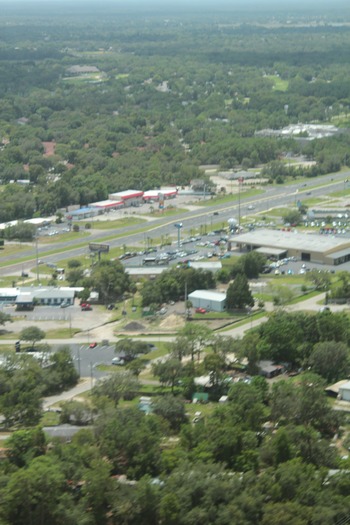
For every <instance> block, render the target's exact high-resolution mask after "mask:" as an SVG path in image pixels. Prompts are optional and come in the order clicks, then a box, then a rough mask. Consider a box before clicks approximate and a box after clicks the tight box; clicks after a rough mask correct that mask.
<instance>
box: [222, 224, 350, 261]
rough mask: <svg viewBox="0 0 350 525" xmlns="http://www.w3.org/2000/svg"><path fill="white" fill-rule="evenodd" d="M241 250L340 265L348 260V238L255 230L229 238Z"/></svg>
mask: <svg viewBox="0 0 350 525" xmlns="http://www.w3.org/2000/svg"><path fill="white" fill-rule="evenodd" d="M231 242H232V243H233V244H236V246H237V247H238V248H239V249H240V251H242V252H244V251H252V250H255V251H257V252H260V253H263V254H264V255H267V256H268V257H273V258H275V259H283V258H285V257H296V258H297V259H298V260H301V261H305V262H312V263H319V264H329V265H339V264H343V263H345V262H347V261H350V239H349V238H344V237H343V238H342V237H331V236H325V235H316V234H308V233H297V232H294V231H283V230H267V229H266V230H265V229H262V230H255V231H252V232H249V233H243V234H240V235H236V236H234V237H232V238H231Z"/></svg>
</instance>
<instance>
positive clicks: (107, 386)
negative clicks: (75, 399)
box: [92, 370, 140, 406]
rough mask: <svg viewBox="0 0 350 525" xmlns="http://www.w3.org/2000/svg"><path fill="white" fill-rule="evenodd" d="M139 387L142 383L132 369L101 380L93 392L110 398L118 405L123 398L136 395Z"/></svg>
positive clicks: (98, 395) (97, 395)
mask: <svg viewBox="0 0 350 525" xmlns="http://www.w3.org/2000/svg"><path fill="white" fill-rule="evenodd" d="M139 388H140V383H139V382H138V380H137V378H136V377H135V375H134V374H133V373H132V372H131V371H130V370H123V371H122V372H115V373H114V374H113V375H111V376H109V377H107V378H106V379H104V380H103V381H100V382H99V383H98V384H97V385H96V386H95V387H94V388H93V391H92V393H93V395H94V396H96V397H97V398H98V397H105V398H108V399H110V400H111V401H113V403H114V405H115V406H117V405H118V403H119V401H120V400H121V399H125V398H130V397H134V395H135V394H136V393H137V391H138V390H139Z"/></svg>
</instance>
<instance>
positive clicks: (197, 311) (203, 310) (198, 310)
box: [196, 308, 207, 314]
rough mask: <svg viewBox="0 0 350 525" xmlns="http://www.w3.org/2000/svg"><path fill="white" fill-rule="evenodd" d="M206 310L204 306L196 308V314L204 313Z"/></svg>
mask: <svg viewBox="0 0 350 525" xmlns="http://www.w3.org/2000/svg"><path fill="white" fill-rule="evenodd" d="M206 313H207V311H206V309H205V308H196V314H206Z"/></svg>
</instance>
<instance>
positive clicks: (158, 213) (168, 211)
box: [142, 207, 188, 219]
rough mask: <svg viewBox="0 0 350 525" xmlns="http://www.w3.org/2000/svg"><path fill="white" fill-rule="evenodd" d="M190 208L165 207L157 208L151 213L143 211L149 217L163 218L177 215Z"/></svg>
mask: <svg viewBox="0 0 350 525" xmlns="http://www.w3.org/2000/svg"><path fill="white" fill-rule="evenodd" d="M187 211H188V209H186V208H175V207H174V208H165V209H164V210H159V209H158V208H157V209H155V210H154V211H153V212H151V213H143V214H142V215H146V216H147V217H153V218H155V219H161V218H162V217H171V216H172V215H177V214H179V213H186V212H187Z"/></svg>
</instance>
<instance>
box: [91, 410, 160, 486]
mask: <svg viewBox="0 0 350 525" xmlns="http://www.w3.org/2000/svg"><path fill="white" fill-rule="evenodd" d="M95 434H96V439H97V441H98V443H99V446H100V450H101V453H102V454H103V455H105V457H106V458H108V460H109V461H110V462H111V465H112V466H113V469H114V471H115V472H116V473H118V474H127V475H128V477H130V479H140V478H141V477H142V476H145V475H147V474H149V475H151V476H155V475H157V474H158V473H159V467H160V457H161V451H160V439H161V432H160V427H159V422H158V420H157V418H155V417H153V416H145V415H144V414H143V413H142V412H141V411H140V410H138V409H137V408H134V409H130V408H129V409H123V410H122V409H117V410H116V411H115V410H113V412H111V413H109V414H101V416H100V417H99V418H98V419H97V421H96V423H95Z"/></svg>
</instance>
